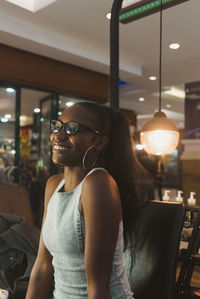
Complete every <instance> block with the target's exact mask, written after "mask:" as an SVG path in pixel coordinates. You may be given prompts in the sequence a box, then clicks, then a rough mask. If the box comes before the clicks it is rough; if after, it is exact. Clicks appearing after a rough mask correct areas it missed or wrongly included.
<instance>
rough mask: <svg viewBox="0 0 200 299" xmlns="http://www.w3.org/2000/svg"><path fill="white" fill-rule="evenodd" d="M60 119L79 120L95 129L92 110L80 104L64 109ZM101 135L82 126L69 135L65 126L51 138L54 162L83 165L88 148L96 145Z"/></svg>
mask: <svg viewBox="0 0 200 299" xmlns="http://www.w3.org/2000/svg"><path fill="white" fill-rule="evenodd" d="M59 119H60V120H61V121H62V122H63V123H67V122H69V121H72V120H73V121H77V122H79V123H81V124H84V125H87V126H89V127H91V128H94V129H95V127H94V124H93V121H92V117H91V114H90V112H89V111H88V110H87V109H86V108H84V107H81V106H78V105H74V106H72V107H70V108H68V109H66V110H64V111H63V113H62V115H61V117H60V118H59ZM100 137H101V136H99V135H97V134H95V133H92V132H90V131H88V130H87V129H85V128H82V127H80V130H79V131H78V133H77V134H75V135H71V136H70V135H67V133H66V132H65V129H64V128H62V129H61V130H60V131H59V132H57V133H52V134H51V137H50V139H51V145H52V152H53V155H52V160H53V162H54V163H55V164H59V165H62V166H68V167H75V166H81V165H82V159H83V156H84V154H85V152H86V150H87V149H88V147H89V146H91V145H94V144H95V142H96V140H97V138H100Z"/></svg>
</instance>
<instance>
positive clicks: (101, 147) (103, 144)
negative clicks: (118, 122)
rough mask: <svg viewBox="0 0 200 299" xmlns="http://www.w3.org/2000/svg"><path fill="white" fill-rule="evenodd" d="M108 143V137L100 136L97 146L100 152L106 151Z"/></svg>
mask: <svg viewBox="0 0 200 299" xmlns="http://www.w3.org/2000/svg"><path fill="white" fill-rule="evenodd" d="M107 143H108V137H107V136H100V138H99V140H98V142H97V144H96V149H97V150H99V151H102V150H104V148H105V147H106V145H107Z"/></svg>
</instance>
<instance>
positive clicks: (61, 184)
mask: <svg viewBox="0 0 200 299" xmlns="http://www.w3.org/2000/svg"><path fill="white" fill-rule="evenodd" d="M64 183H65V179H64V178H63V179H62V180H61V181H60V183H59V184H58V186H57V187H56V189H55V191H54V193H57V192H58V191H59V190H60V189H61V188H62V187H63V185H64Z"/></svg>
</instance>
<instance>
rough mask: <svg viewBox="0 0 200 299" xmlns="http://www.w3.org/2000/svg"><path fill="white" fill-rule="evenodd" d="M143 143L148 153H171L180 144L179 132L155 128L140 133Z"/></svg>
mask: <svg viewBox="0 0 200 299" xmlns="http://www.w3.org/2000/svg"><path fill="white" fill-rule="evenodd" d="M140 138H141V143H142V144H143V146H144V150H145V151H146V152H147V153H150V154H153V155H168V154H171V153H172V152H173V151H174V149H175V148H176V146H177V144H178V139H179V133H178V132H176V131H167V130H154V131H146V132H142V133H141V134H140Z"/></svg>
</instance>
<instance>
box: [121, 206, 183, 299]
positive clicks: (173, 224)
mask: <svg viewBox="0 0 200 299" xmlns="http://www.w3.org/2000/svg"><path fill="white" fill-rule="evenodd" d="M184 217H185V207H184V205H182V204H178V203H166V202H162V201H149V202H147V203H146V204H145V205H144V207H143V208H142V209H141V212H140V215H139V220H138V233H137V239H136V241H135V250H134V256H133V264H132V266H131V262H130V261H131V259H130V253H129V252H128V250H127V251H126V252H125V253H124V266H125V269H126V272H127V276H128V279H129V283H130V286H131V289H132V291H133V292H134V294H135V298H137V299H172V298H173V296H174V294H175V285H176V259H177V254H178V249H179V244H180V236H181V230H182V227H183V223H184Z"/></svg>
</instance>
